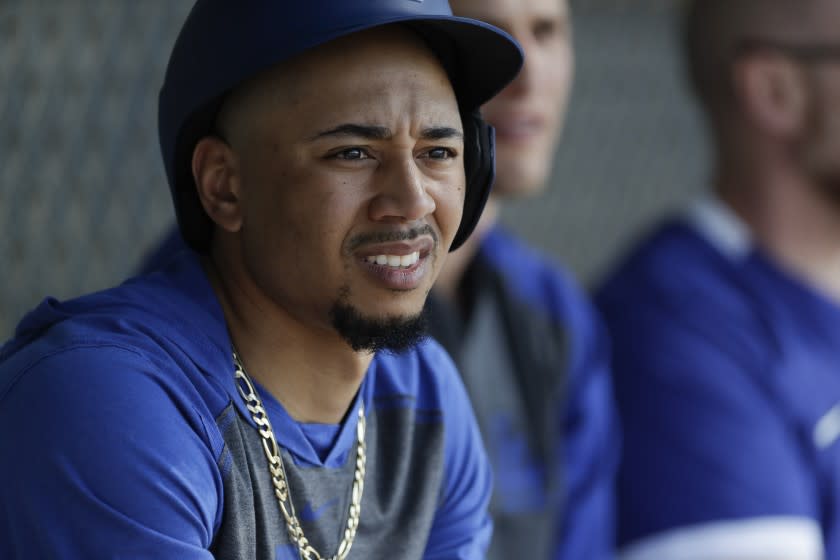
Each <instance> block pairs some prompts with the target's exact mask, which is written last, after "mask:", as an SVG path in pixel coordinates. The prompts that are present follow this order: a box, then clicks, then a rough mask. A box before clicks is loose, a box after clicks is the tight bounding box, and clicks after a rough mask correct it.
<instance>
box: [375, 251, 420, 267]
mask: <svg viewBox="0 0 840 560" xmlns="http://www.w3.org/2000/svg"><path fill="white" fill-rule="evenodd" d="M365 260H366V261H367V262H369V263H371V264H374V263H375V264H378V265H382V266H390V267H393V268H400V267H401V268H408V267H409V266H413V265H414V264H415V263H416V262H417V261H418V260H420V252H419V251H414V252H413V253H410V254H408V255H370V256H368V257H365Z"/></svg>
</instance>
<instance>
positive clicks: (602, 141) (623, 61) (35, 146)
mask: <svg viewBox="0 0 840 560" xmlns="http://www.w3.org/2000/svg"><path fill="white" fill-rule="evenodd" d="M190 5H191V2H190V1H188V0H0V227H1V228H2V230H0V231H2V235H0V270H2V282H0V339H5V338H7V337H8V336H9V335H10V334H11V332H12V329H13V327H14V324H15V323H16V322H17V320H18V319H19V318H20V316H21V315H22V314H23V313H24V312H25V311H26V310H28V309H29V308H31V307H32V306H34V305H35V304H37V303H38V302H39V301H40V300H41V299H42V298H43V297H45V296H47V295H52V296H56V297H59V298H66V297H71V296H74V295H78V294H81V293H83V292H86V291H90V290H94V289H99V288H103V287H107V286H109V285H111V284H114V283H116V282H119V281H120V280H121V279H123V278H125V277H126V275H127V274H128V273H129V272H130V270H131V269H132V267H133V266H134V265H135V264H136V263H137V261H138V259H140V257H141V256H142V254H143V253H144V251H145V250H146V249H147V248H148V247H149V246H151V245H152V244H153V243H154V242H155V240H156V239H157V238H158V237H159V236H160V235H161V234H162V232H163V231H164V230H165V228H166V226H167V224H169V223H170V222H171V221H172V220H173V219H174V218H173V212H172V210H171V203H170V201H169V194H168V190H167V187H166V182H165V177H164V174H163V166H162V163H161V161H160V155H159V148H158V143H157V131H156V109H157V91H158V89H159V87H160V84H161V80H162V75H163V70H164V67H165V63H166V58H167V56H168V52H169V49H170V48H171V45H172V42H173V41H174V37H175V34H176V33H177V30H178V28H179V26H180V24H181V22H182V21H183V19H184V17H185V16H186V13H187V11H188V10H189V7H190ZM678 5H679V2H678V1H676V0H670V1H668V0H660V1H655V0H634V1H630V0H625V1H620V0H579V1H577V2H574V3H573V7H574V17H575V43H576V47H577V54H578V72H577V81H576V84H575V89H574V93H573V98H572V103H571V113H570V116H569V119H568V125H567V128H566V131H565V135H564V138H563V141H562V143H561V146H560V148H559V150H558V153H557V163H556V168H555V172H554V178H553V180H552V184H551V186H550V189H549V191H548V192H547V193H546V194H545V196H544V197H542V198H540V199H538V200H530V201H522V202H517V203H515V204H513V205H511V206H510V207H509V208H507V209H506V211H505V212H504V214H503V219H504V221H505V222H506V223H507V224H508V225H510V226H511V227H513V228H515V229H517V230H519V231H520V232H522V233H523V235H525V236H526V237H527V238H529V239H531V240H533V241H534V243H536V244H537V245H540V246H542V247H543V248H544V249H545V250H546V251H548V252H549V253H550V254H552V255H553V256H555V257H556V258H557V259H559V260H562V261H563V262H565V263H566V265H567V266H568V267H570V268H571V269H572V270H573V271H574V272H575V273H576V274H577V275H578V276H579V278H580V279H581V280H582V281H583V282H584V283H591V282H592V281H593V280H594V279H596V278H597V277H598V276H599V275H600V274H602V272H603V271H604V269H605V267H606V266H607V265H608V263H610V262H611V261H612V260H613V259H614V258H615V257H616V255H617V254H618V253H619V252H620V251H621V249H622V248H623V247H625V246H626V244H627V243H628V242H629V241H630V240H631V239H633V238H634V237H635V236H636V235H637V234H638V233H639V232H640V231H641V230H642V229H643V228H644V227H646V226H647V225H648V224H649V223H650V222H651V221H652V220H654V219H655V218H656V217H657V216H659V215H660V214H662V213H663V212H665V211H667V210H668V209H671V208H674V207H677V206H679V205H681V204H683V203H684V202H685V201H686V199H688V198H689V197H691V196H692V195H693V194H694V193H696V192H697V191H698V189H699V188H701V187H702V186H703V185H704V182H705V180H706V175H705V168H706V157H707V156H706V152H705V150H704V146H703V142H702V135H701V134H702V131H701V127H700V123H699V120H698V118H697V114H696V111H695V110H694V108H693V105H692V104H691V103H690V101H689V100H688V99H687V96H686V93H685V92H684V90H683V88H682V79H681V74H680V69H679V60H678V58H677V53H676V51H675V43H676V40H675V25H676V19H675V13H676V9H677V7H678Z"/></svg>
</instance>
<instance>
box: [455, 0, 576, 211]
mask: <svg viewBox="0 0 840 560" xmlns="http://www.w3.org/2000/svg"><path fill="white" fill-rule="evenodd" d="M450 5H451V6H452V11H453V12H454V13H455V15H459V16H465V17H471V18H475V19H479V20H482V21H486V22H487V23H490V24H492V25H495V26H497V27H500V28H502V29H504V30H505V31H507V32H508V33H510V34H511V35H513V37H514V38H515V39H516V40H517V41H519V43H520V44H521V45H522V47H523V49H524V50H525V65H524V66H523V68H522V71H521V72H520V74H519V76H518V77H517V78H516V80H514V81H513V82H512V83H511V84H510V85H508V86H507V88H505V89H504V90H503V91H502V92H501V93H500V94H499V95H497V96H496V97H495V98H493V99H492V100H491V101H490V102H488V103H487V104H486V105H484V107H482V113H483V115H484V117H485V118H486V119H487V121H488V122H490V124H492V125H493V126H494V127H495V128H496V183H495V185H494V187H493V193H494V194H495V195H500V196H513V195H521V194H531V193H534V192H536V191H539V190H541V189H542V187H543V186H544V185H545V183H546V181H547V179H548V176H549V173H550V172H551V166H552V162H553V159H554V148H555V145H556V143H557V139H558V137H559V134H560V130H561V128H562V126H563V121H564V116H565V112H566V106H567V104H568V100H569V94H570V91H571V85H572V75H573V73H574V59H573V49H572V34H571V21H570V19H569V16H570V14H569V7H568V3H567V0H450Z"/></svg>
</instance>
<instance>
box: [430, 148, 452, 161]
mask: <svg viewBox="0 0 840 560" xmlns="http://www.w3.org/2000/svg"><path fill="white" fill-rule="evenodd" d="M427 154H428V155H429V158H430V159H450V158H453V157H455V151H454V150H451V149H449V148H432V149H431V150H429V151H428V152H427Z"/></svg>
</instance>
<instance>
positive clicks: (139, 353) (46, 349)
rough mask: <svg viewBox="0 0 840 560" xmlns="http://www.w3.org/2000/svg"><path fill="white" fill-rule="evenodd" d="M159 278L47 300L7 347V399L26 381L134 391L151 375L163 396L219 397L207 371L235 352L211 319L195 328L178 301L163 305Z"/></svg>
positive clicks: (2, 395)
mask: <svg viewBox="0 0 840 560" xmlns="http://www.w3.org/2000/svg"><path fill="white" fill-rule="evenodd" d="M154 282H155V281H154V279H147V278H138V279H136V280H133V281H130V282H127V283H125V284H123V285H120V286H117V287H115V288H112V289H109V290H105V291H102V292H97V293H93V294H89V295H86V296H83V297H80V298H76V299H72V300H68V301H65V302H59V301H57V300H55V299H51V298H48V299H46V300H44V301H43V302H42V303H41V304H40V305H39V306H38V307H37V308H36V309H34V310H33V311H31V312H30V313H29V314H28V315H27V316H26V317H25V318H24V320H23V321H21V323H20V325H19V326H18V329H17V332H16V336H15V338H13V339H12V340H10V341H9V342H7V343H6V344H5V345H4V346H3V349H2V351H0V400H3V399H7V398H15V397H14V394H15V389H16V387H18V386H19V385H21V384H23V385H26V386H31V387H32V388H33V390H48V389H49V388H50V387H51V386H52V385H54V384H56V383H57V382H58V383H67V384H69V385H70V386H74V387H75V386H79V387H84V386H85V385H88V386H91V385H96V386H98V387H100V388H101V389H102V390H103V391H108V390H111V391H131V390H132V387H133V386H134V385H135V384H137V385H141V386H142V385H143V384H144V383H147V382H152V383H154V384H156V385H158V386H160V387H165V388H166V391H165V392H164V393H163V394H161V395H160V396H161V397H166V398H169V397H172V396H179V398H181V397H183V398H184V399H193V398H196V395H202V396H205V397H208V398H209V400H212V401H214V402H215V401H216V399H213V398H210V397H212V395H213V394H216V393H221V392H222V391H220V390H219V388H218V387H216V385H214V384H213V383H212V382H210V380H208V379H207V378H206V375H204V372H207V371H213V370H214V369H216V368H214V367H213V364H214V363H222V362H224V363H226V361H227V360H228V358H229V356H227V355H226V354H225V353H224V352H222V350H221V349H220V348H218V345H217V344H214V343H213V342H212V341H211V337H210V336H209V335H208V334H207V329H208V328H209V327H207V326H206V325H207V324H208V323H209V322H210V321H203V322H204V323H205V327H204V331H201V330H198V329H193V328H190V325H188V324H184V323H183V322H181V321H180V319H179V318H178V316H177V314H171V313H169V312H171V310H172V306H167V307H165V308H161V306H160V305H156V304H155V302H154V297H155V294H159V293H163V291H162V290H160V289H158V288H156V287H155V286H154ZM167 297H168V296H163V295H162V296H161V300H166V299H167ZM172 299H173V300H174V299H175V298H174V297H173V298H172ZM173 305H177V304H173ZM196 388H199V389H200V390H199V392H198V393H196V391H195V389H196ZM80 390H81V389H80ZM73 394H75V393H73ZM167 395H168V396H167ZM223 400H224V399H223V398H220V399H219V402H222V401H223ZM67 406H68V407H72V406H74V401H73V400H72V399H68V401H67ZM216 408H218V403H216Z"/></svg>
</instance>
